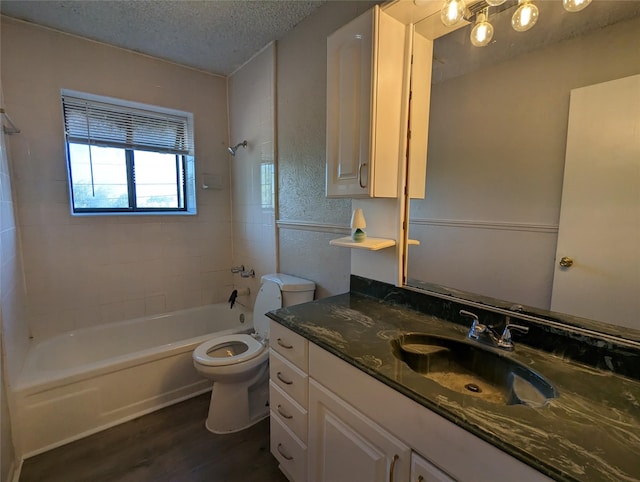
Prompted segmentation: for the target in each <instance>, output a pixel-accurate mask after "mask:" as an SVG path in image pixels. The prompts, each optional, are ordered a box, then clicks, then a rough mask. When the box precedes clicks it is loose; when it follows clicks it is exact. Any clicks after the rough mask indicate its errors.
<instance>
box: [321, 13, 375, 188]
mask: <svg viewBox="0 0 640 482" xmlns="http://www.w3.org/2000/svg"><path fill="white" fill-rule="evenodd" d="M374 12H376V9H371V10H369V11H367V12H365V13H364V14H363V15H361V16H360V17H358V18H356V19H355V20H352V21H351V22H349V23H348V24H347V25H345V26H344V27H342V28H340V29H339V30H337V31H336V32H334V33H333V34H332V35H331V36H329V38H328V39H327V196H345V197H349V196H353V197H358V196H367V195H368V193H369V173H370V168H371V166H370V165H369V152H370V150H369V135H370V125H371V87H372V86H371V73H372V68H373V65H372V61H373V57H372V56H373V52H372V46H373V22H374Z"/></svg>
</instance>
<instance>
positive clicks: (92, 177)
mask: <svg viewBox="0 0 640 482" xmlns="http://www.w3.org/2000/svg"><path fill="white" fill-rule="evenodd" d="M62 108H63V113H64V127H65V138H66V147H67V165H68V172H69V185H70V194H71V206H72V213H73V214H100V213H103V214H128V213H137V214H139V213H146V214H150V213H162V214H173V213H176V214H195V212H196V206H195V173H194V166H195V162H194V158H193V127H192V124H193V116H192V114H190V113H187V112H180V111H174V110H168V109H162V108H160V107H155V106H149V105H143V104H138V103H131V102H126V101H121V100H117V99H111V98H107V97H99V96H94V95H90V94H83V93H79V92H71V91H63V92H62Z"/></svg>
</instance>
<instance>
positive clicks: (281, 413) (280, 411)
mask: <svg viewBox="0 0 640 482" xmlns="http://www.w3.org/2000/svg"><path fill="white" fill-rule="evenodd" d="M281 407H282V405H280V404H278V406H277V409H278V413H279V414H280V415H282V416H283V417H284V418H286V419H288V420H290V419H292V418H293V415H288V414H286V413H284V412H283V411H282V409H281Z"/></svg>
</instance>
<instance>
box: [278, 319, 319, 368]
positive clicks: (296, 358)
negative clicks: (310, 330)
mask: <svg viewBox="0 0 640 482" xmlns="http://www.w3.org/2000/svg"><path fill="white" fill-rule="evenodd" d="M270 323H271V324H270V325H269V346H270V347H271V348H273V349H274V350H275V351H277V352H278V353H280V354H281V355H282V356H283V357H285V358H286V359H287V360H289V361H291V362H292V363H293V364H294V365H296V366H297V367H299V368H300V369H301V370H303V371H305V372H306V371H309V356H308V353H309V342H308V341H307V340H306V339H305V338H303V337H301V336H300V335H298V334H297V333H294V332H293V331H291V330H289V329H288V328H285V327H284V326H282V325H281V324H280V323H276V322H275V321H273V320H271V321H270Z"/></svg>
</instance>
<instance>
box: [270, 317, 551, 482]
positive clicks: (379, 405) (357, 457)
mask: <svg viewBox="0 0 640 482" xmlns="http://www.w3.org/2000/svg"><path fill="white" fill-rule="evenodd" d="M270 346H271V349H270V350H271V352H270V359H269V362H270V364H271V365H270V368H269V369H270V376H271V380H270V397H271V398H270V406H271V452H272V453H273V455H274V456H275V457H276V458H277V459H278V461H279V463H280V468H281V470H282V471H283V472H284V473H285V475H286V476H287V477H288V478H289V480H291V481H292V482H302V481H308V482H343V481H344V482H360V481H362V482H409V481H410V482H451V481H453V480H458V481H461V482H466V481H473V482H494V481H496V480H522V481H527V482H548V481H549V480H550V479H549V478H547V477H546V476H545V475H543V474H542V473H540V472H538V471H536V470H535V469H533V468H532V467H530V466H528V465H526V464H524V463H522V462H520V461H519V460H517V459H515V458H513V457H511V456H510V455H508V454H507V453H505V452H503V451H502V450H500V449H498V448H496V447H495V446H493V445H491V444H489V443H487V442H485V441H484V440H482V439H480V438H478V437H476V436H475V435H473V434H471V433H469V432H467V431H466V430H464V429H463V428H461V427H459V426H457V425H455V424H453V423H451V422H449V421H448V420H446V419H444V418H443V417H441V416H440V415H438V414H436V413H435V412H432V411H431V410H429V409H427V408H425V407H423V406H422V405H420V404H418V403H416V402H414V401H413V400H411V399H409V398H407V397H406V396H404V395H403V394H401V393H400V392H398V391H396V390H394V389H392V388H390V387H389V386H387V385H385V384H384V383H382V382H380V381H378V380H376V379H375V378H373V377H371V376H369V375H367V374H366V373H364V372H363V371H361V370H359V369H358V368H356V367H354V366H353V365H351V364H349V363H347V362H346V361H344V360H341V359H340V358H338V357H337V356H335V355H332V354H331V353H329V352H327V351H326V350H324V349H322V348H320V347H319V346H317V345H315V344H314V343H309V342H308V341H307V340H306V339H305V338H303V337H301V336H299V335H297V334H295V333H293V332H292V331H290V330H288V329H287V328H284V327H283V326H282V325H280V324H278V323H275V322H272V323H271V340H270ZM293 360H295V361H293ZM398 363H400V362H398ZM289 382H291V383H289ZM296 386H297V388H294V387H296Z"/></svg>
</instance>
